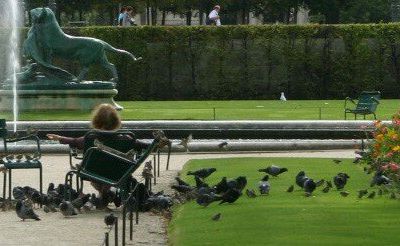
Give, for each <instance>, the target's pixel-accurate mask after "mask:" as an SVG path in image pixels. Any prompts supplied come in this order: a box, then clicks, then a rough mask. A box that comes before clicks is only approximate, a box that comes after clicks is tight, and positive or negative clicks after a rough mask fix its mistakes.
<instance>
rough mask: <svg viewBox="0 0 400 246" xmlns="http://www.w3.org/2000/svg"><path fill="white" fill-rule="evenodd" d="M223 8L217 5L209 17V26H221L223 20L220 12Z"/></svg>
mask: <svg viewBox="0 0 400 246" xmlns="http://www.w3.org/2000/svg"><path fill="white" fill-rule="evenodd" d="M220 10H221V7H220V6H219V5H215V6H214V8H213V10H212V11H211V12H210V14H209V15H208V19H207V25H212V26H214V25H215V26H220V25H221V18H220V17H219V11H220Z"/></svg>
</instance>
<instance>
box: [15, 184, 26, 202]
mask: <svg viewBox="0 0 400 246" xmlns="http://www.w3.org/2000/svg"><path fill="white" fill-rule="evenodd" d="M12 193H13V197H14V199H15V200H24V199H25V192H24V190H23V189H22V187H21V186H16V187H14V188H13V190H12Z"/></svg>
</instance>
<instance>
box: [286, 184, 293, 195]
mask: <svg viewBox="0 0 400 246" xmlns="http://www.w3.org/2000/svg"><path fill="white" fill-rule="evenodd" d="M293 190H294V185H291V186H289V188H288V189H287V190H286V192H289V193H290V192H293Z"/></svg>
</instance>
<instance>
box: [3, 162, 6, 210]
mask: <svg viewBox="0 0 400 246" xmlns="http://www.w3.org/2000/svg"><path fill="white" fill-rule="evenodd" d="M6 194H7V170H6V171H5V172H4V175H3V201H4V202H5V201H6Z"/></svg>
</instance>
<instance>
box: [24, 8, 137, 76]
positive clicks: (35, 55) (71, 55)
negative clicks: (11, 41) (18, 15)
mask: <svg viewBox="0 0 400 246" xmlns="http://www.w3.org/2000/svg"><path fill="white" fill-rule="evenodd" d="M30 13H31V20H32V27H31V29H30V30H29V32H28V37H27V39H26V40H25V42H24V44H23V51H24V52H23V53H24V55H25V56H26V57H27V58H28V59H29V58H30V59H33V60H34V61H35V62H36V63H37V65H36V64H35V65H34V66H32V65H31V66H30V67H29V68H31V69H26V71H25V74H23V73H22V74H21V76H20V77H21V78H22V79H25V80H26V79H28V78H31V77H32V73H33V72H35V70H36V69H32V68H36V67H40V69H41V70H42V72H43V73H44V74H45V75H46V76H50V77H52V76H53V77H56V78H58V79H61V80H63V81H65V82H71V81H82V80H83V79H85V77H86V74H87V73H88V71H89V67H90V66H91V65H94V64H99V65H101V66H103V67H104V68H106V69H108V70H109V71H111V73H112V75H113V79H112V81H114V82H117V81H118V73H117V70H116V68H115V66H114V64H112V63H110V62H109V61H108V59H107V56H106V51H111V52H115V53H120V54H124V55H127V56H129V57H131V58H132V59H133V60H134V61H137V60H140V59H141V58H140V57H139V58H136V57H135V56H134V55H133V54H131V53H129V52H128V51H125V50H121V49H116V48H114V47H112V46H111V45H110V44H108V43H106V42H104V41H102V40H99V39H96V38H89V37H74V36H71V35H67V34H65V33H64V32H63V31H62V30H61V28H60V26H59V25H58V23H57V20H56V18H55V15H54V13H53V11H51V10H50V9H49V8H36V9H32V10H31V11H30ZM54 57H57V58H61V59H65V60H71V61H78V62H79V64H80V65H81V66H82V68H81V71H80V73H79V75H78V76H77V77H76V76H74V75H73V74H71V73H69V72H68V71H66V70H64V69H62V68H59V67H57V66H54V65H53V63H52V59H53V58H54ZM26 73H28V74H26Z"/></svg>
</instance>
